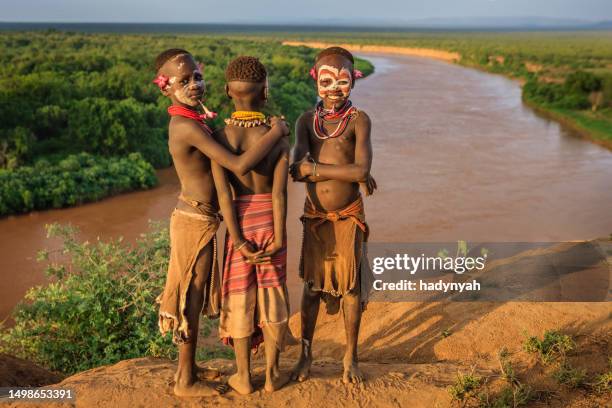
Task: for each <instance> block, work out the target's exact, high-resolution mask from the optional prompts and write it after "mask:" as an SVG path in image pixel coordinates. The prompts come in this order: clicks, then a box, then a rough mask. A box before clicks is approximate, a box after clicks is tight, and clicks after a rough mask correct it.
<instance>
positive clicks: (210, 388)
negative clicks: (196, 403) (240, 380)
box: [174, 380, 227, 397]
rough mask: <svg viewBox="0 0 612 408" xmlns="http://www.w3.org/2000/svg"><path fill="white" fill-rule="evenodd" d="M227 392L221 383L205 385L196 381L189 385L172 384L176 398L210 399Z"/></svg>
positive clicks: (183, 383) (178, 382) (179, 382)
mask: <svg viewBox="0 0 612 408" xmlns="http://www.w3.org/2000/svg"><path fill="white" fill-rule="evenodd" d="M225 391H227V387H226V386H225V385H224V384H221V383H212V384H207V383H204V382H202V381H199V380H196V381H193V382H191V383H186V382H181V381H177V382H176V384H174V394H175V395H176V396H178V397H211V396H213V395H220V394H223V393H224V392H225Z"/></svg>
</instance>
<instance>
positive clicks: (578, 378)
mask: <svg viewBox="0 0 612 408" xmlns="http://www.w3.org/2000/svg"><path fill="white" fill-rule="evenodd" d="M553 378H554V379H555V380H557V382H558V383H559V384H562V385H565V386H566V387H569V388H578V387H582V386H584V385H585V382H586V370H584V369H578V368H574V367H572V366H571V365H570V364H569V362H567V361H564V362H563V363H562V364H560V365H559V367H558V368H557V369H556V370H555V372H554V373H553Z"/></svg>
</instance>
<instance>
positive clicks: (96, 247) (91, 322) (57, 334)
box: [0, 224, 176, 374]
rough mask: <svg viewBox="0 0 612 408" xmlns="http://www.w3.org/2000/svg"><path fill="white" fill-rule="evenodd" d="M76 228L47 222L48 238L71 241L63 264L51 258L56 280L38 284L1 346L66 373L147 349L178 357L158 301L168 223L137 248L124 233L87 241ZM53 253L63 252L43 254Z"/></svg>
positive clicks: (49, 269) (64, 250) (63, 250)
mask: <svg viewBox="0 0 612 408" xmlns="http://www.w3.org/2000/svg"><path fill="white" fill-rule="evenodd" d="M76 233H77V231H76V230H75V229H74V228H72V227H70V226H60V225H58V224H53V225H48V226H47V235H48V237H59V238H60V239H61V240H62V241H63V247H62V248H61V249H60V250H58V251H57V252H58V253H59V254H62V259H63V263H56V262H49V264H48V266H47V270H46V272H47V274H48V275H49V276H50V277H52V278H54V279H53V282H52V283H49V284H47V285H46V286H38V287H35V288H32V289H30V290H29V291H28V293H27V295H26V297H25V301H24V302H22V303H20V304H19V305H18V306H17V308H16V310H15V312H14V313H13V318H14V319H15V325H14V327H12V328H10V329H3V330H2V331H1V332H0V352H8V353H10V354H11V355H16V356H19V357H22V358H27V359H30V360H33V361H35V362H37V363H39V364H41V365H43V366H45V367H47V368H49V369H52V370H57V371H61V372H63V373H66V374H71V373H75V372H78V371H82V370H87V369H90V368H92V367H96V366H99V365H103V364H112V363H116V362H117V361H120V360H122V359H127V358H135V357H140V356H145V355H150V356H157V357H169V358H173V357H174V356H175V353H176V347H175V346H174V345H173V344H172V341H171V336H170V335H167V336H165V337H162V336H161V335H160V334H159V330H158V327H157V306H156V304H155V297H156V296H157V295H158V294H159V293H160V292H161V290H162V288H163V285H164V281H165V276H166V270H167V265H168V255H169V234H168V229H167V228H166V227H164V226H162V225H159V224H157V225H154V226H153V229H152V231H151V232H149V233H148V234H143V235H142V237H141V239H140V240H139V241H138V242H137V244H136V245H135V246H134V247H132V246H128V245H126V244H125V243H123V242H122V240H121V239H118V240H114V241H109V242H102V241H100V240H98V241H96V242H94V243H89V242H82V243H81V242H78V241H77V239H76ZM50 255H51V257H50ZM49 258H55V254H54V253H52V254H49V253H48V252H44V251H43V252H41V253H40V254H39V260H49Z"/></svg>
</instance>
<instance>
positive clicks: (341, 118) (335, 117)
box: [312, 100, 357, 140]
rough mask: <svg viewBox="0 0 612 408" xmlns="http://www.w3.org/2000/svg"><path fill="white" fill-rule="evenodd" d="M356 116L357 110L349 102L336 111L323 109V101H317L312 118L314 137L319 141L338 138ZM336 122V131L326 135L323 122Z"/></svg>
mask: <svg viewBox="0 0 612 408" xmlns="http://www.w3.org/2000/svg"><path fill="white" fill-rule="evenodd" d="M356 115H357V108H355V107H354V106H353V103H352V102H351V101H350V100H347V101H346V102H345V103H344V105H342V107H341V108H340V109H338V110H335V109H333V108H332V109H325V108H324V107H323V101H319V103H317V106H316V108H315V112H314V115H313V118H312V127H313V129H314V131H315V136H316V137H318V138H319V139H321V140H325V139H332V138H334V137H338V136H340V135H341V134H342V132H344V130H345V129H346V126H347V125H348V123H349V121H350V120H351V119H352V118H353V117H355V116H356ZM328 121H338V125H337V127H336V130H334V131H333V132H331V133H330V134H327V132H326V130H325V127H324V126H323V122H328Z"/></svg>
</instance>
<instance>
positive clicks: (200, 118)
mask: <svg viewBox="0 0 612 408" xmlns="http://www.w3.org/2000/svg"><path fill="white" fill-rule="evenodd" d="M168 114H170V116H182V117H185V118H189V119H193V120H195V121H196V122H198V124H199V125H200V126H202V129H204V130H205V131H206V132H207V133H208V134H210V135H212V133H213V132H212V129H211V128H210V127H209V126H208V125H207V124H206V123H205V122H204V121H205V120H206V119H207V118H209V115H208V114H206V113H201V114H200V113H198V112H196V111H194V110H193V109H189V108H185V107H184V106H176V105H172V106H170V107H169V108H168Z"/></svg>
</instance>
